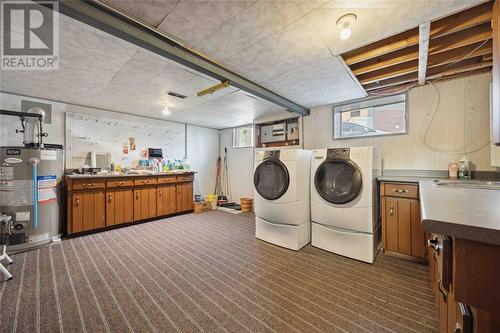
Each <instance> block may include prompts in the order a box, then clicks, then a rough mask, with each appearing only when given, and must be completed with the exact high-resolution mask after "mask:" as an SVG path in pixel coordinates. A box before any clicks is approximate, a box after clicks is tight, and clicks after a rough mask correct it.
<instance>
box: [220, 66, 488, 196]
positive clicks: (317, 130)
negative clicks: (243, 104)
mask: <svg viewBox="0 0 500 333" xmlns="http://www.w3.org/2000/svg"><path fill="white" fill-rule="evenodd" d="M490 81H491V75H490V74H482V75H477V76H471V77H466V78H461V79H457V80H451V81H444V82H441V83H437V84H436V87H437V89H438V90H439V94H440V103H439V107H438V111H437V114H436V117H435V120H434V122H433V123H432V125H431V127H430V128H429V135H428V138H427V141H428V143H430V144H431V145H435V146H439V147H446V148H457V147H461V146H463V145H464V144H469V143H471V144H470V145H469V147H468V149H467V150H468V151H471V150H476V149H477V148H479V147H481V146H482V145H485V147H483V148H481V149H478V150H477V151H475V152H470V153H468V154H466V155H467V157H468V158H469V159H470V160H471V161H472V162H473V163H474V164H475V165H476V170H495V168H492V167H491V166H490V150H489V149H490V148H489V146H488V144H487V143H488V142H489V126H490V125H489V124H490V121H489V82H490ZM433 96H434V97H433ZM436 96H437V95H436V91H435V90H434V88H433V87H432V86H430V85H425V86H423V87H418V88H414V89H412V90H410V92H409V97H408V98H409V105H408V115H409V129H408V134H407V135H395V136H386V137H374V138H366V139H349V140H333V132H332V130H333V111H332V105H326V106H321V107H317V108H314V109H313V110H311V115H310V116H308V117H304V118H303V124H304V125H303V126H304V132H303V137H304V140H303V143H304V148H305V149H316V148H325V147H342V146H345V147H354V146H374V147H377V148H378V149H379V150H380V152H381V154H382V157H383V160H384V165H383V167H384V169H405V170H446V169H447V168H448V163H449V162H450V161H452V160H455V161H457V160H459V159H460V158H461V157H462V156H463V153H457V154H450V153H443V152H436V151H433V150H432V149H430V148H428V147H426V145H425V144H424V141H423V138H422V136H423V132H424V131H425V128H426V126H427V125H428V124H429V121H430V118H431V116H432V111H433V110H434V108H433V107H432V105H431V102H433V101H432V100H433V98H434V103H435V102H436V101H437V99H436ZM434 105H436V104H434ZM231 133H232V132H231V130H229V129H228V130H223V131H222V135H221V153H222V152H223V149H224V146H226V147H228V148H229V149H228V151H229V153H228V155H229V166H230V170H229V172H230V176H231V182H232V186H231V192H232V195H233V199H232V200H237V199H238V198H239V197H242V196H251V195H252V193H253V184H252V182H253V149H251V148H243V149H231V148H230V147H232V141H231V140H232V134H231ZM236 180H237V181H236Z"/></svg>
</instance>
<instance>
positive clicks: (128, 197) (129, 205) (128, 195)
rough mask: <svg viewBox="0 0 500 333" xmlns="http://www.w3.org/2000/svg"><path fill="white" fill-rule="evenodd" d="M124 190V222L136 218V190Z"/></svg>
mask: <svg viewBox="0 0 500 333" xmlns="http://www.w3.org/2000/svg"><path fill="white" fill-rule="evenodd" d="M122 192H123V223H129V222H132V221H133V220H134V191H133V190H132V189H128V190H124V191H122Z"/></svg>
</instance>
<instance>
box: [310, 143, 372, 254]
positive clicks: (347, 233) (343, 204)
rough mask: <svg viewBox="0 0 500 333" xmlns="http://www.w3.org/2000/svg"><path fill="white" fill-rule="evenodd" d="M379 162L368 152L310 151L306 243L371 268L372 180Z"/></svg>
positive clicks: (362, 149)
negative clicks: (309, 238) (309, 204)
mask: <svg viewBox="0 0 500 333" xmlns="http://www.w3.org/2000/svg"><path fill="white" fill-rule="evenodd" d="M380 172H381V160H380V157H379V156H378V154H377V151H376V150H375V149H374V148H372V147H352V148H331V149H317V150H314V151H313V158H312V162H311V189H312V190H311V220H312V227H311V244H312V245H313V246H316V247H319V248H322V249H324V250H327V251H330V252H334V253H338V254H341V255H344V256H346V257H350V258H354V259H358V260H362V261H366V262H370V263H373V261H374V260H375V257H376V255H377V253H378V249H379V246H380V233H381V230H380V222H379V219H378V200H377V177H378V176H379V175H380Z"/></svg>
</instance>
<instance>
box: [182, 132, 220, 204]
mask: <svg viewBox="0 0 500 333" xmlns="http://www.w3.org/2000/svg"><path fill="white" fill-rule="evenodd" d="M187 157H188V159H189V162H190V163H191V169H192V170H194V171H196V172H197V175H196V177H195V184H194V193H195V194H202V195H207V194H212V193H213V191H214V187H215V173H216V163H217V158H218V157H219V131H218V130H214V129H210V128H205V127H198V126H191V125H188V127H187Z"/></svg>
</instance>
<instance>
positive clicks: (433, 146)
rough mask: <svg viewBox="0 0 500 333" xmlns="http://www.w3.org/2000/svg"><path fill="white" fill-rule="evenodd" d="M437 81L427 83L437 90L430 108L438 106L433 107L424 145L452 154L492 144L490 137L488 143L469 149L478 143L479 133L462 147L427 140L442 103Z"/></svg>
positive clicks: (469, 151)
mask: <svg viewBox="0 0 500 333" xmlns="http://www.w3.org/2000/svg"><path fill="white" fill-rule="evenodd" d="M436 81H437V80H435V81H433V82H431V81H427V83H429V84H430V85H431V86H432V87H433V88H434V92H435V93H434V95H433V96H432V99H431V104H430V108H433V105H434V104H435V105H436V106H435V107H434V108H433V109H434V110H433V112H432V116H431V120H430V122H429V124H428V125H427V128H426V129H425V132H424V134H423V137H422V141H423V142H424V145H425V146H426V147H427V148H428V149H430V150H432V151H435V152H439V153H447V154H450V155H462V154H470V153H474V152H477V151H479V150H481V149H483V148H485V147H486V146H488V145H489V144H490V141H489V139H488V141H487V142H486V143H484V144H482V145H480V146H479V147H477V148H475V149H472V150H468V149H467V148H468V147H470V146H471V145H474V144H476V142H477V141H478V140H479V135H478V136H477V137H476V139H475V140H473V141H472V142H469V143H467V144H464V145H463V146H461V147H456V148H445V147H438V146H435V145H432V144H431V143H429V141H428V140H427V136H428V134H429V130H430V128H431V127H432V123H433V122H434V119H435V118H436V115H437V114H438V113H439V106H440V104H441V93H440V92H439V89H438V88H437V87H436V85H435V84H434V82H436ZM436 97H437V99H436ZM435 100H436V102H435ZM422 123H423V122H422ZM421 125H422V124H421ZM420 128H421V126H420ZM478 134H479V133H478Z"/></svg>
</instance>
